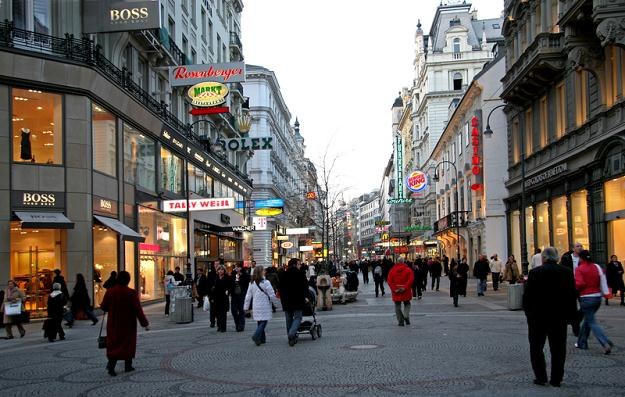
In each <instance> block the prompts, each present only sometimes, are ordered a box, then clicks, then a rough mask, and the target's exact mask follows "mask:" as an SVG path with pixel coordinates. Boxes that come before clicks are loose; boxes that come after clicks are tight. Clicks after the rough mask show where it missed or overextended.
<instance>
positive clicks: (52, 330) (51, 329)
mask: <svg viewBox="0 0 625 397" xmlns="http://www.w3.org/2000/svg"><path fill="white" fill-rule="evenodd" d="M66 303H67V299H66V298H65V295H64V294H63V292H62V291H61V284H59V283H53V284H52V292H50V294H49V295H48V305H47V306H48V319H47V320H46V322H44V325H47V327H46V329H45V334H46V336H47V338H48V341H50V342H54V341H55V339H56V336H57V335H58V336H59V340H65V331H63V310H64V306H65V304H66Z"/></svg>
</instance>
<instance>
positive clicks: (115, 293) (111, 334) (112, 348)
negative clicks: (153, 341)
mask: <svg viewBox="0 0 625 397" xmlns="http://www.w3.org/2000/svg"><path fill="white" fill-rule="evenodd" d="M128 283H130V273H128V272H126V271H121V272H119V275H118V276H117V285H115V286H114V287H113V288H110V289H109V290H107V291H106V294H104V299H102V305H101V307H102V310H104V311H105V312H107V313H108V319H107V321H106V357H107V358H108V364H107V365H106V370H107V371H108V373H109V375H111V376H116V375H117V374H116V373H115V365H116V364H117V360H124V362H125V370H126V372H131V371H134V370H135V369H134V368H133V367H132V359H133V358H135V353H136V351H137V320H139V323H140V324H141V326H142V327H144V328H145V330H146V331H148V330H149V328H148V326H149V322H148V319H147V318H146V317H145V314H144V313H143V309H142V308H141V303H140V302H139V294H137V291H135V290H134V289H132V288H128Z"/></svg>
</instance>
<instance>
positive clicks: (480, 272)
mask: <svg viewBox="0 0 625 397" xmlns="http://www.w3.org/2000/svg"><path fill="white" fill-rule="evenodd" d="M488 273H490V265H489V263H488V260H486V255H480V257H479V259H478V260H477V261H476V262H475V263H474V264H473V277H475V278H477V296H484V292H485V291H486V280H487V279H488Z"/></svg>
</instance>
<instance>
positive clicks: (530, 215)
mask: <svg viewBox="0 0 625 397" xmlns="http://www.w3.org/2000/svg"><path fill="white" fill-rule="evenodd" d="M525 244H526V245H527V253H528V256H531V255H534V250H535V246H534V207H526V208H525Z"/></svg>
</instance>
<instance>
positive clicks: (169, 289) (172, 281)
mask: <svg viewBox="0 0 625 397" xmlns="http://www.w3.org/2000/svg"><path fill="white" fill-rule="evenodd" d="M175 286H176V284H174V279H173V278H170V279H169V282H168V283H167V291H171V290H173V289H174V287H175Z"/></svg>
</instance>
